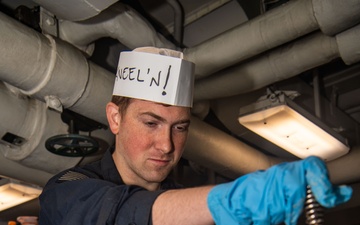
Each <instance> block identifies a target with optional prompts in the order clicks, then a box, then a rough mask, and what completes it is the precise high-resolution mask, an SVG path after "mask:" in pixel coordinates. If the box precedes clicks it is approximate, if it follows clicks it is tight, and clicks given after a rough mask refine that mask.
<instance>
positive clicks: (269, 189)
mask: <svg viewBox="0 0 360 225" xmlns="http://www.w3.org/2000/svg"><path fill="white" fill-rule="evenodd" d="M181 57H182V54H181V53H180V52H176V51H172V50H168V49H157V48H141V49H136V50H134V51H133V52H124V53H121V56H120V59H119V66H118V72H117V75H116V81H115V86H114V92H113V95H114V96H113V100H112V102H110V103H108V104H107V106H106V114H107V118H108V122H109V127H110V129H111V131H112V132H113V133H114V134H115V136H116V139H115V148H114V149H113V150H112V151H109V152H107V153H106V154H105V155H104V157H103V159H102V160H101V161H99V162H94V163H92V164H89V165H86V166H83V167H81V168H79V167H77V168H72V169H69V170H67V171H64V172H62V173H60V174H59V175H57V176H55V177H54V178H52V179H51V180H50V181H49V182H48V184H47V185H46V187H45V188H44V191H43V193H42V195H41V196H40V203H41V212H40V224H43V225H51V224H76V225H79V224H86V225H91V224H138V225H142V224H154V225H165V224H171V225H176V224H186V225H189V224H198V225H201V224H204V225H205V224H213V223H214V222H215V223H216V224H225V225H231V224H279V223H281V222H286V224H288V225H293V224H296V221H297V219H298V217H299V215H300V213H301V211H302V209H303V205H304V199H305V192H306V186H307V185H309V186H310V187H311V189H312V191H313V192H314V195H315V197H316V198H317V200H318V201H319V202H320V203H321V204H323V205H324V206H326V207H334V206H336V205H337V204H340V203H342V202H345V201H347V200H348V199H349V198H350V196H351V189H350V188H348V187H345V186H343V187H335V186H333V185H332V184H331V183H330V181H329V179H328V175H327V170H326V166H325V164H324V163H323V162H322V161H321V160H320V159H318V158H316V157H310V158H308V159H305V160H302V161H298V162H294V163H284V164H280V165H277V166H274V167H272V168H270V169H268V170H266V171H258V172H256V173H252V174H248V175H246V176H243V177H240V178H238V179H236V180H235V181H233V182H229V183H225V184H220V185H216V186H205V187H196V188H185V189H180V188H178V186H177V185H176V184H175V183H173V182H171V181H170V180H167V175H168V174H169V173H170V171H171V170H172V169H173V168H174V167H175V166H176V164H177V162H178V161H179V159H180V157H181V155H182V153H183V149H184V145H185V142H186V137H187V133H188V128H189V125H190V107H191V106H192V89H193V65H192V63H190V62H187V61H185V60H183V59H181Z"/></svg>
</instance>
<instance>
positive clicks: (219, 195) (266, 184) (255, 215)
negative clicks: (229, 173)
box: [207, 156, 352, 225]
mask: <svg viewBox="0 0 360 225" xmlns="http://www.w3.org/2000/svg"><path fill="white" fill-rule="evenodd" d="M307 185H310V187H311V190H312V192H313V194H314V196H315V198H316V199H317V201H318V202H319V203H320V204H321V205H323V206H325V207H328V208H330V207H334V206H336V205H338V204H340V203H343V202H346V201H348V200H349V199H350V197H351V194H352V189H351V188H350V187H348V186H333V185H332V184H331V183H330V180H329V176H328V172H327V168H326V165H325V163H324V162H323V161H322V160H321V159H319V158H317V157H314V156H311V157H308V158H306V159H304V160H301V161H297V162H291V163H282V164H279V165H276V166H273V167H271V168H269V169H268V170H265V171H258V172H255V173H251V174H247V175H245V176H242V177H240V178H238V179H237V180H235V181H233V182H230V183H225V184H220V185H217V186H215V187H214V188H213V189H211V191H210V193H209V195H208V199H207V203H208V207H209V209H210V212H211V214H212V216H213V218H214V221H215V223H216V224H217V225H231V224H242V225H247V224H254V225H262V224H263V225H265V224H266V225H269V224H280V223H282V222H285V223H286V224H287V225H295V224H296V223H297V220H298V218H299V216H300V214H301V213H302V210H303V208H304V202H305V198H306V187H307Z"/></svg>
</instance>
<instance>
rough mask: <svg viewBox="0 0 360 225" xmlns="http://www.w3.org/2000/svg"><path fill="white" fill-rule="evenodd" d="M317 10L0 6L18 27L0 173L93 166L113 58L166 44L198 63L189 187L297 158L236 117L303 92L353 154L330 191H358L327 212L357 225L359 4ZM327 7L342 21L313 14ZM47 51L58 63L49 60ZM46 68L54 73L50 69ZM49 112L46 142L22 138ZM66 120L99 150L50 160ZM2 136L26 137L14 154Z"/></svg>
mask: <svg viewBox="0 0 360 225" xmlns="http://www.w3.org/2000/svg"><path fill="white" fill-rule="evenodd" d="M319 2H320V1H319ZM319 2H317V3H314V1H311V0H306V1H300V0H298V1H296V0H291V1H285V0H278V1H267V0H260V1H245V0H238V1H234V0H232V1H231V0H198V1H191V0H180V1H170V0H168V1H165V0H161V1H159V0H157V1H154V0H147V1H145V0H140V1H115V0H107V1H96V0H93V1H81V0H77V1H62V2H55V1H50V0H48V1H47V0H34V1H20V0H19V1H10V0H0V11H1V14H4V16H1V17H0V21H2V22H1V23H2V24H3V25H1V24H0V28H1V27H3V29H5V27H8V26H11V27H13V28H11V29H9V32H8V33H6V35H5V38H0V49H1V52H2V53H1V55H2V57H0V62H2V63H0V77H1V79H2V81H3V82H5V83H7V84H9V85H1V87H2V90H4V93H3V94H2V95H3V96H7V97H1V98H0V101H2V103H3V105H4V108H6V109H7V111H8V113H5V112H4V113H3V114H0V119H1V120H2V124H6V125H3V127H0V129H2V130H1V132H2V133H0V134H1V135H3V139H2V143H1V144H0V146H1V148H0V153H2V154H0V161H1V162H0V175H1V176H4V177H11V178H13V179H18V180H22V181H25V182H29V183H33V184H36V185H39V186H42V185H44V184H45V182H46V180H47V179H48V178H49V177H50V176H51V175H52V174H54V173H56V172H58V171H60V170H62V169H65V168H67V167H70V166H74V165H76V164H83V163H86V162H89V161H93V160H96V159H97V158H99V157H100V156H101V153H102V152H103V151H104V150H105V149H106V147H108V146H109V145H111V144H112V137H110V136H111V135H109V132H108V131H107V130H106V119H104V118H105V117H104V115H103V114H104V112H99V111H98V110H99V109H101V108H103V107H104V104H106V102H107V101H108V99H109V96H110V94H111V93H110V94H109V90H110V89H111V88H112V82H113V80H112V78H113V75H114V73H115V72H116V67H117V60H118V54H119V52H120V51H122V50H128V49H133V48H135V47H140V46H145V45H153V46H157V47H168V48H173V49H182V50H183V52H184V57H185V58H186V59H188V60H190V61H194V63H195V64H196V70H195V72H196V82H195V94H194V100H195V104H194V108H193V109H192V113H193V116H194V118H193V120H194V121H193V124H192V131H191V132H190V137H189V143H188V145H187V149H186V151H185V153H184V159H183V161H182V162H181V167H182V170H184V171H183V173H185V174H186V175H187V176H188V177H187V176H179V175H178V176H179V177H178V179H180V180H182V181H183V182H185V183H186V184H188V185H198V184H203V183H207V182H222V181H224V180H225V181H226V180H229V179H232V178H234V177H235V176H239V175H242V174H245V173H248V172H252V171H254V170H257V169H264V168H267V167H268V166H271V165H272V164H275V163H278V162H281V161H287V160H294V159H298V158H297V157H296V156H294V155H292V154H291V153H289V152H287V151H284V150H283V149H281V148H280V147H277V146H275V145H274V144H272V143H270V142H268V141H267V140H265V139H263V138H261V137H260V136H258V135H256V134H254V133H253V132H251V131H249V130H248V129H246V128H245V127H243V126H242V125H240V124H239V123H238V121H237V119H238V115H239V110H240V108H242V107H244V106H247V105H249V104H252V103H254V102H256V101H257V100H258V99H259V98H260V97H261V96H264V95H265V94H267V91H269V90H279V91H296V92H298V93H299V94H300V96H299V97H296V98H295V99H293V101H294V102H295V103H296V104H298V105H299V106H301V107H302V108H304V109H306V110H307V111H308V112H309V113H311V114H313V115H317V117H319V119H320V120H321V121H322V122H323V123H325V124H327V126H329V127H330V128H331V129H332V130H334V131H336V132H337V133H339V134H340V135H341V136H342V137H344V138H346V140H347V142H348V144H349V146H350V153H349V154H348V155H346V156H344V157H342V158H340V159H338V160H334V161H333V162H328V166H329V168H330V174H331V176H332V179H333V180H334V181H335V182H336V183H346V184H349V185H352V186H353V188H354V197H353V199H352V200H351V202H350V203H348V204H345V205H344V206H341V207H339V208H337V209H334V210H332V211H330V212H331V213H329V214H327V220H328V221H329V222H330V223H329V224H342V225H346V224H349V225H350V224H360V220H359V219H358V218H357V215H356V211H358V210H359V208H360V197H359V192H360V189H359V183H360V182H359V181H360V174H359V172H358V171H360V170H359V169H360V168H359V167H360V163H359V162H360V158H359V157H360V156H359V153H358V152H359V151H360V149H359V143H360V133H359V131H360V130H359V128H360V126H359V124H360V97H359V96H360V63H359V61H360V58H359V57H360V56H359V52H360V50H359V49H360V42H358V41H357V40H359V34H360V32H359V28H358V27H359V25H358V24H359V22H360V17H359V16H357V14H358V13H357V12H358V10H359V8H360V1H358V0H356V1H355V0H346V1H344V2H342V4H343V5H342V6H341V7H342V10H335V9H337V8H336V7H338V6H337V5H336V4H337V3H336V0H334V1H328V2H327V3H322V2H321V3H319ZM322 4H323V5H322ZM90 5H91V7H90ZM128 7H130V8H132V9H133V10H131V9H129V8H128ZM326 10H329V11H330V12H331V10H334V11H335V12H337V14H335V15H333V14H330V15H332V16H328V15H322V14H321V13H319V12H326ZM324 14H325V13H324ZM5 15H6V16H5ZM139 15H141V16H139ZM314 16H315V17H316V18H313V17H314ZM329 17H330V18H329ZM331 17H334V18H331ZM332 19H333V20H335V21H333V20H332ZM13 21H19V22H20V23H17V22H16V23H15V22H13ZM24 27H25V28H24ZM10 31H11V32H10ZM12 31H14V32H13V33H14V34H12ZM6 38H8V39H6ZM39 42H41V43H46V44H43V45H41V47H42V48H44V49H39V47H37V46H36V43H39ZM13 43H16V44H13ZM49 43H50V44H49ZM53 43H56V51H57V53H58V55H60V57H59V58H60V59H61V60H59V59H58V58H56V56H53V55H51V52H53V51H52V50H53V48H54V47H53V46H54V44H53ZM12 44H13V45H14V46H12ZM19 46H20V47H19ZM47 49H49V50H47ZM46 51H48V52H46ZM35 56H36V57H37V59H34V57H35ZM53 57H55V59H54V60H55V61H54V62H53V61H52V58H53ZM61 57H63V58H61ZM49 58H51V59H49ZM47 60H49V61H47ZM63 61H64V62H63ZM84 62H85V63H84ZM52 63H53V64H52ZM19 65H21V66H19ZM48 65H53V67H52V70H51V71H52V72H51V73H47V72H46V71H48V70H49V69H48V68H49V66H48ZM34 68H35V69H34ZM34 71H35V72H34ZM42 71H44V72H42ZM83 74H85V75H83ZM49 76H50V77H51V78H49ZM88 76H89V77H91V79H89V80H87V77H88ZM82 77H86V78H84V79H86V80H85V81H83V78H82ZM48 78H49V79H48ZM44 81H45V82H48V83H45V84H44ZM83 83H84V85H87V86H86V88H83V86H82V85H83ZM18 89H19V90H20V91H19V90H18ZM83 89H85V91H83V92H81V91H82V90H83ZM91 90H92V91H91ZM79 96H80V97H79ZM8 99H11V101H10V100H8ZM90 99H91V100H90ZM20 103H21V105H23V106H21V107H20V106H19V107H18V108H16V107H15V105H18V104H20ZM90 103H91V104H90ZM34 108H35V109H36V110H35V109H34ZM38 108H39V111H37V110H38ZM49 108H50V110H49ZM27 110H28V111H29V112H28V113H25V112H26V111H27ZM34 110H35V111H34ZM61 110H63V113H61ZM67 110H69V111H67ZM33 111H34V112H33ZM20 112H22V113H20ZM23 112H24V113H23ZM31 113H33V114H34V115H33V114H31ZM41 113H43V114H41ZM44 115H47V118H48V121H45V122H44V124H43V125H42V126H43V127H45V128H44V129H45V131H43V130H40V131H41V132H44V135H37V136H41V138H40V137H39V138H35V137H36V135H34V134H33V133H34V132H35V133H37V134H39V132H40V131H38V130H35V131H34V132H33V133H31V132H30V131H29V133H31V134H27V133H26V132H25V131H23V130H24V129H23V127H22V126H25V125H24V124H27V123H29V124H32V123H34V124H38V123H40V122H41V120H40V119H39V118H43V117H44ZM1 117H2V118H1ZM28 117H31V119H29V121H28V120H27V119H26V118H28ZM21 121H26V123H25V122H23V123H22V122H21ZM69 121H75V124H76V125H77V128H78V129H77V131H79V133H80V134H84V135H87V134H88V133H92V134H94V136H95V137H96V140H98V141H99V142H100V146H101V149H102V150H101V151H100V152H98V153H96V154H94V155H92V156H90V157H85V158H84V159H83V158H79V157H75V158H71V159H70V160H69V158H66V157H62V158H60V157H59V156H56V155H52V153H49V152H48V151H47V150H46V149H45V148H44V145H45V141H46V140H47V139H48V138H49V136H54V135H56V134H64V133H68V132H69V130H70V129H69V127H70V125H69ZM50 123H51V124H52V125H51V126H50V125H49V124H50ZM29 127H32V126H31V125H26V128H29ZM34 127H35V125H34ZM34 129H35V128H34ZM36 129H37V128H36ZM39 129H40V128H39ZM6 133H11V134H15V136H16V137H17V139H16V140H19V139H20V138H21V137H25V138H24V140H26V141H27V143H25V144H22V143H21V144H19V145H16V143H11V144H14V145H13V146H12V148H9V145H6V143H4V142H7V140H8V139H6V140H5V139H4V134H6ZM33 139H39V140H36V143H37V144H36V146H34V145H35V144H31V145H30V143H32V141H31V140H33ZM11 140H12V141H14V140H15V139H11ZM14 149H15V150H14ZM17 150H18V152H16V151H17ZM49 162H51V163H49ZM24 171H26V172H24ZM204 171H206V172H204ZM209 171H211V172H212V173H211V174H212V175H209V174H210V173H209ZM38 207H39V206H38V200H34V201H31V202H29V203H26V204H24V205H22V206H20V207H16V208H13V209H10V210H7V211H4V212H0V225H1V224H2V223H1V220H3V221H6V220H10V219H14V218H15V217H16V216H18V215H24V214H32V215H35V214H36V213H37V210H38ZM340 220H341V222H339V221H340ZM3 224H5V222H3Z"/></svg>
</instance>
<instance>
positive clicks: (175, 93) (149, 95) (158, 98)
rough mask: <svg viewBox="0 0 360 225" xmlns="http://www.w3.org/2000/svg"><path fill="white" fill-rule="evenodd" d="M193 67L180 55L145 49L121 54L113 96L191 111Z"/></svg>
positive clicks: (180, 53)
mask: <svg viewBox="0 0 360 225" xmlns="http://www.w3.org/2000/svg"><path fill="white" fill-rule="evenodd" d="M193 90H194V64H193V63H191V62H189V61H186V60H184V59H183V54H182V52H178V51H175V50H170V49H164V48H155V47H144V48H137V49H135V50H133V51H129V52H121V53H120V58H119V63H118V68H117V72H116V79H115V85H114V90H113V95H118V96H124V97H130V98H137V99H143V100H149V101H153V102H159V103H164V104H169V105H175V106H184V107H192V104H193Z"/></svg>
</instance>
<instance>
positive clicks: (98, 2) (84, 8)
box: [33, 0, 117, 21]
mask: <svg viewBox="0 0 360 225" xmlns="http://www.w3.org/2000/svg"><path fill="white" fill-rule="evenodd" d="M33 1H34V2H36V3H38V4H39V5H41V6H42V7H44V8H46V9H47V10H49V11H50V12H52V13H53V14H55V15H56V17H57V18H60V19H66V20H71V21H79V20H84V19H88V18H90V17H93V16H95V15H97V14H99V13H100V12H101V11H103V10H104V9H106V8H107V7H109V6H110V5H112V4H114V3H115V2H117V0H86V1H84V0H70V1H69V0H62V1H53V0H33Z"/></svg>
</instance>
